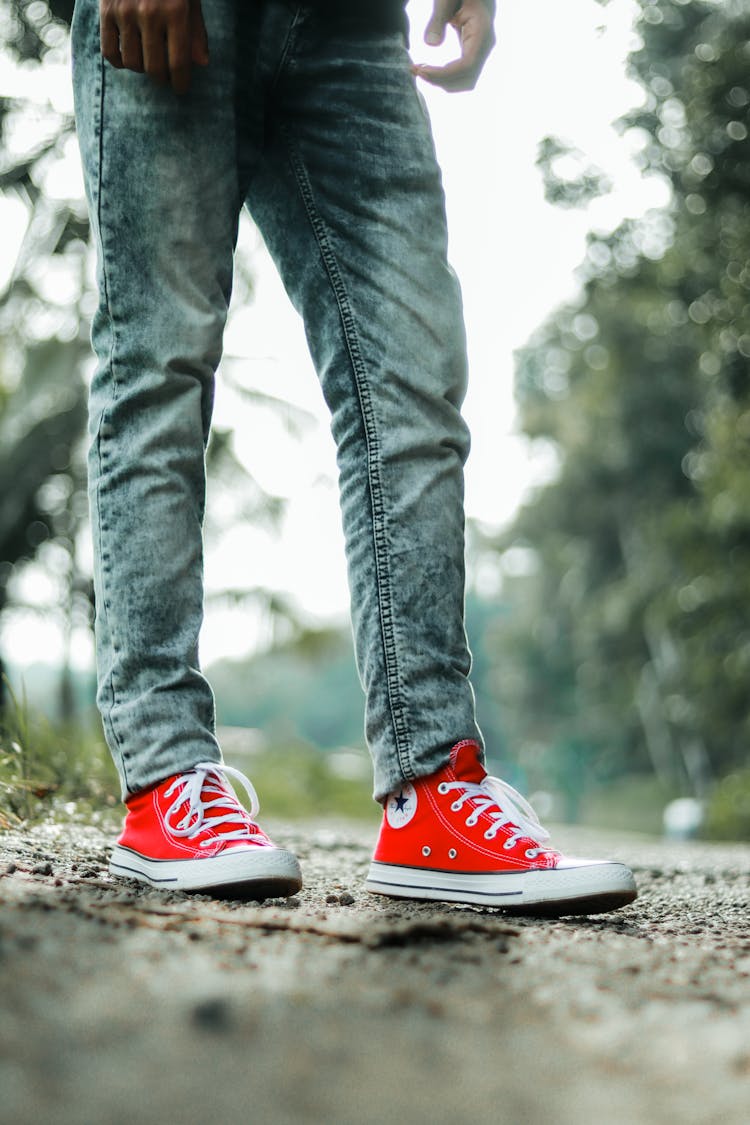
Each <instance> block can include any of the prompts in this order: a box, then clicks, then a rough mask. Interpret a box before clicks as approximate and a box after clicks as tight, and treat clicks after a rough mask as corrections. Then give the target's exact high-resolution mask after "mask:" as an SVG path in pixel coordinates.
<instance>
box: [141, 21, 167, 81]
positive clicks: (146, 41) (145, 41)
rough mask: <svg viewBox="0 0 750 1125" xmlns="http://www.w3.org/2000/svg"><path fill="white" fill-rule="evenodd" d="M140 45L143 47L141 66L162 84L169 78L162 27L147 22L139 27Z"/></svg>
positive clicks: (165, 43)
mask: <svg viewBox="0 0 750 1125" xmlns="http://www.w3.org/2000/svg"><path fill="white" fill-rule="evenodd" d="M141 46H142V49H143V68H144V70H145V71H146V74H148V75H150V76H151V78H153V79H154V81H155V82H158V83H159V85H160V86H163V85H164V83H165V82H167V80H168V79H169V67H168V65H167V41H166V37H165V35H164V28H163V27H160V26H158V25H155V24H149V25H148V26H147V27H142V28H141Z"/></svg>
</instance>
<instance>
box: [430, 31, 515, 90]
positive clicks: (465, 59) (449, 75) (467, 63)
mask: <svg viewBox="0 0 750 1125" xmlns="http://www.w3.org/2000/svg"><path fill="white" fill-rule="evenodd" d="M460 34H461V57H460V58H458V59H454V60H453V61H452V62H449V63H446V65H445V66H429V65H427V64H418V65H417V66H416V67H415V68H414V73H415V74H417V75H419V77H420V78H423V79H424V80H425V81H426V82H430V83H431V84H432V85H433V86H441V87H442V88H443V89H444V90H454V91H458V90H473V89H474V87H475V86H476V84H477V80H478V78H479V75H480V74H481V72H482V67H483V66H484V64H485V62H486V61H487V58H488V56H489V54H490V52H491V50H492V47H493V44H494V41H495V37H494V32H493V30H492V28H491V27H489V28H486V27H485V28H480V27H477V26H475V25H474V24H473V23H470V22H467V23H464V24H463V25H462V26H461V27H460Z"/></svg>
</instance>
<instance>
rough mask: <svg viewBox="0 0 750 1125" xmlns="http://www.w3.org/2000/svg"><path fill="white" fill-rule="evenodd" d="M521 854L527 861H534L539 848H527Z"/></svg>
mask: <svg viewBox="0 0 750 1125" xmlns="http://www.w3.org/2000/svg"><path fill="white" fill-rule="evenodd" d="M523 854H524V855H525V856H526V858H527V859H536V857H537V856H538V855H539V848H527V849H526V851H525V852H524V853H523Z"/></svg>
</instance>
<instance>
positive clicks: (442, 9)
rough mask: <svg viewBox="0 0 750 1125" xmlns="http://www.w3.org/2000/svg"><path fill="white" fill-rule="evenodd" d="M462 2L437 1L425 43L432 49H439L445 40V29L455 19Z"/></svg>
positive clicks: (425, 34)
mask: <svg viewBox="0 0 750 1125" xmlns="http://www.w3.org/2000/svg"><path fill="white" fill-rule="evenodd" d="M459 4H460V0H435V3H434V5H433V8H432V15H431V16H430V20H429V23H428V24H427V27H426V28H425V32H424V41H425V43H427V44H428V46H430V47H439V46H440V44H441V43H442V42H443V40H444V39H445V28H446V26H447V24H448V23H449V22H450V21H451V20H452V19H453V17H454V15H455V14H456V11H457V9H458V7H459Z"/></svg>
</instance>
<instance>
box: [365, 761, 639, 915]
mask: <svg viewBox="0 0 750 1125" xmlns="http://www.w3.org/2000/svg"><path fill="white" fill-rule="evenodd" d="M548 839H549V833H548V832H547V831H546V830H545V829H544V828H542V826H541V824H540V823H539V821H538V820H537V817H536V813H535V812H534V810H533V809H532V808H531V806H530V805H529V804H527V802H526V801H525V800H524V799H523V797H522V796H521V795H520V793H517V792H516V791H515V789H513V788H512V787H511V786H510V785H507V784H506V783H505V782H503V781H500V780H499V779H498V778H496V777H490V776H489V775H488V774H487V772H486V771H485V769H484V766H483V765H482V764H481V762H480V760H479V747H478V746H477V744H476V742H471V741H464V742H458V743H457V744H456V745H455V746H454V747H453V750H452V751H451V759H450V764H449V765H447V766H445V768H444V769H442V770H440V771H439V772H438V773H435V774H432V775H431V776H430V777H424V778H419V779H418V780H416V781H414V782H413V783H411V784H408V783H405V784H404V785H402V786H401V788H400V790H398V791H397V792H395V793H391V795H390V796H389V797H388V799H387V801H386V805H385V813H384V816H383V825H382V828H381V830H380V837H379V839H378V843H377V847H376V848H375V854H374V856H373V861H372V863H371V865H370V871H369V874H368V878H367V882H366V884H365V886H366V888H367V890H369V891H373V892H374V893H375V894H381V895H393V896H395V897H398V898H424V899H435V900H437V901H438V902H471V903H479V904H481V905H483V906H504V907H507V908H508V909H511V910H515V911H516V912H517V913H524V912H526V911H528V912H529V913H535V914H556V915H557V914H598V913H600V912H602V911H605V910H614V909H616V908H617V907H618V906H624V905H625V904H626V903H628V902H632V901H633V899H634V898H635V897H636V895H637V893H638V892H637V891H636V886H635V880H634V878H633V874H632V872H631V871H630V870H629V869H628V868H627V867H626V866H625V865H624V864H622V863H609V862H607V861H606V860H591V859H569V858H566V857H565V856H562V855H560V854H559V852H556V851H552V850H551V849H550V848H548V847H546V841H547V840H548Z"/></svg>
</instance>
